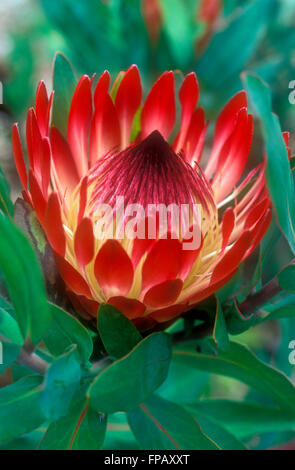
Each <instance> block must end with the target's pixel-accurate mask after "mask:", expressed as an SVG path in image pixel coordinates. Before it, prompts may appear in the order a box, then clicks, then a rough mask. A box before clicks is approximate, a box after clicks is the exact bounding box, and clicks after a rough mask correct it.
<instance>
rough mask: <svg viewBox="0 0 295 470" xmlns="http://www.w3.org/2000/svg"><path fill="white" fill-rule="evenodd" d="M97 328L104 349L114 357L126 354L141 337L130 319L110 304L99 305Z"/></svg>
mask: <svg viewBox="0 0 295 470" xmlns="http://www.w3.org/2000/svg"><path fill="white" fill-rule="evenodd" d="M97 328H98V331H99V334H100V337H101V340H102V342H103V345H104V347H105V349H106V351H107V352H108V354H109V355H110V356H112V357H115V358H120V357H122V356H125V355H126V354H128V353H129V352H130V351H131V349H133V348H134V347H135V346H136V345H137V344H138V343H139V342H140V341H141V339H142V336H141V334H140V333H139V331H138V330H137V329H136V328H135V326H134V325H133V324H132V323H131V321H130V320H128V318H126V317H125V315H123V314H122V313H121V312H119V310H118V309H117V308H116V307H113V306H112V305H101V306H100V307H99V310H98V315H97Z"/></svg>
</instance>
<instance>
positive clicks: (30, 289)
mask: <svg viewBox="0 0 295 470" xmlns="http://www.w3.org/2000/svg"><path fill="white" fill-rule="evenodd" d="M0 270H1V271H2V272H3V274H4V277H5V280H6V284H7V287H8V291H9V294H10V297H11V301H12V303H13V306H14V309H15V312H16V315H17V320H18V324H19V327H20V330H21V332H22V335H23V337H24V338H25V339H26V340H29V341H30V342H31V343H32V344H33V345H37V344H38V343H39V342H40V341H41V339H42V338H43V335H44V334H45V332H46V330H47V328H48V326H49V324H50V320H51V315H50V311H49V308H48V304H47V299H46V293H45V287H44V283H43V278H42V274H41V269H40V266H39V263H38V260H37V257H36V255H35V252H34V250H33V248H32V246H31V245H30V243H29V241H28V240H27V238H26V237H25V236H24V235H23V234H22V233H21V231H20V230H19V229H18V228H16V227H15V225H14V224H13V223H12V222H11V221H10V220H9V219H8V218H6V217H3V216H1V215H0Z"/></svg>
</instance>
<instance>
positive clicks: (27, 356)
mask: <svg viewBox="0 0 295 470" xmlns="http://www.w3.org/2000/svg"><path fill="white" fill-rule="evenodd" d="M17 362H18V363H20V364H22V365H24V366H26V367H28V368H29V369H32V370H34V371H35V372H38V374H42V375H45V374H46V371H47V369H48V367H49V364H48V362H46V361H44V360H43V359H41V358H40V357H39V356H37V354H35V353H28V352H27V351H26V350H25V349H24V348H23V349H22V350H21V352H20V355H19V356H18V358H17Z"/></svg>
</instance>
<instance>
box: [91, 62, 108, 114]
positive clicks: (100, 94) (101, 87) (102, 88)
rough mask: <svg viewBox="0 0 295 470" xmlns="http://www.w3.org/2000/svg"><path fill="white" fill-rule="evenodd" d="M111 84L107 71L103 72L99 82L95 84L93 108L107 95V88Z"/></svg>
mask: <svg viewBox="0 0 295 470" xmlns="http://www.w3.org/2000/svg"><path fill="white" fill-rule="evenodd" d="M110 83H111V77H110V74H109V72H108V71H107V70H105V71H104V72H103V73H102V74H101V76H100V77H99V80H98V82H97V85H96V87H95V91H94V105H95V107H97V106H99V105H100V101H101V99H102V98H103V99H104V97H105V95H107V94H108V91H109V87H110Z"/></svg>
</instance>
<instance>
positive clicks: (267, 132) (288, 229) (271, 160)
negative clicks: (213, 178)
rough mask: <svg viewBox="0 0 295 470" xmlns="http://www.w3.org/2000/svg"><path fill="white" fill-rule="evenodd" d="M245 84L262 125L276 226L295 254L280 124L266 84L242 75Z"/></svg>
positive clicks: (292, 201)
mask: <svg viewBox="0 0 295 470" xmlns="http://www.w3.org/2000/svg"><path fill="white" fill-rule="evenodd" d="M244 82H245V86H246V89H247V92H248V94H249V96H250V99H251V103H252V105H253V107H254V109H255V111H256V113H257V114H258V116H259V118H260V120H261V122H262V130H263V135H264V140H265V145H266V153H267V162H266V180H267V186H268V190H269V193H270V197H271V200H272V202H273V206H274V209H275V211H276V215H277V219H278V222H279V225H280V227H281V229H282V231H283V233H284V235H285V237H286V238H287V240H288V242H289V245H290V248H291V249H292V251H293V253H295V237H294V235H295V226H294V218H295V193H294V183H293V179H292V173H291V169H290V163H289V159H288V154H287V149H286V145H285V142H284V139H283V136H282V131H281V128H280V124H279V121H278V118H277V117H276V116H275V115H274V114H273V113H272V107H271V94H270V91H269V88H268V87H267V85H266V84H265V83H264V82H263V81H262V80H261V79H260V78H259V77H256V76H253V75H244ZM282 188H284V191H283V192H282Z"/></svg>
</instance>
